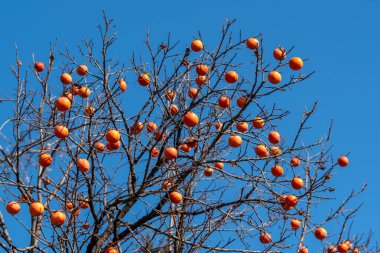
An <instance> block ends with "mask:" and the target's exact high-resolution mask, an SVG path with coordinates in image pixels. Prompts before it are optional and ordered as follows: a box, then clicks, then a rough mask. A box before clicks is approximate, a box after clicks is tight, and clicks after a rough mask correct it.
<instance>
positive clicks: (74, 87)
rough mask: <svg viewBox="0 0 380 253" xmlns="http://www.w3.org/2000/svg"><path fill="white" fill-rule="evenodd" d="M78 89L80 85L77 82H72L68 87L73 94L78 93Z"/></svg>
mask: <svg viewBox="0 0 380 253" xmlns="http://www.w3.org/2000/svg"><path fill="white" fill-rule="evenodd" d="M79 89H80V85H79V84H78V83H73V85H71V87H70V92H71V93H72V94H73V95H78V94H79Z"/></svg>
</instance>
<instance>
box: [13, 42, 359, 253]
mask: <svg viewBox="0 0 380 253" xmlns="http://www.w3.org/2000/svg"><path fill="white" fill-rule="evenodd" d="M246 47H247V48H248V49H249V50H255V51H254V53H255V55H256V56H257V55H258V48H259V40H258V39H257V38H255V37H252V38H249V39H247V40H246ZM191 49H192V51H194V52H200V51H202V50H203V42H202V41H201V40H199V39H196V40H194V41H193V42H192V43H191ZM273 57H274V58H275V59H276V60H278V61H283V60H285V59H286V57H287V54H286V50H285V49H284V48H282V47H279V48H276V49H275V50H274V51H273ZM287 65H288V66H289V68H290V69H291V70H294V71H298V70H300V69H301V68H302V67H303V60H302V59H301V58H300V57H293V58H291V59H290V60H289V61H288V63H287ZM34 68H35V71H36V72H37V74H38V73H40V72H42V71H44V68H45V66H44V63H42V62H36V63H35V65H34ZM88 70H89V69H88V67H87V66H86V65H84V64H82V65H80V66H78V67H77V69H76V73H77V74H78V75H79V76H80V77H83V76H85V75H87V73H88ZM195 71H196V73H197V77H196V78H195V83H196V84H197V85H198V86H199V87H201V86H202V85H205V84H206V83H207V75H208V74H209V68H208V66H207V65H205V64H198V65H197V66H196V68H195ZM224 79H225V81H226V82H227V83H228V84H233V83H236V82H237V81H238V79H239V76H238V73H237V72H236V71H235V70H229V71H226V73H225V75H224ZM267 80H268V81H269V82H270V83H271V84H274V85H276V84H279V83H280V82H281V81H282V76H281V74H280V73H279V72H278V71H277V70H272V71H270V72H269V73H268V75H267ZM60 81H61V82H62V84H63V85H65V86H67V85H71V86H70V88H69V89H68V91H67V92H65V93H64V94H63V95H62V96H60V97H59V98H57V99H56V100H55V108H56V110H58V111H60V112H66V111H68V110H70V108H71V105H72V100H73V97H74V96H76V95H78V96H80V97H81V98H84V99H86V98H89V97H90V95H91V90H90V88H89V87H87V86H80V85H78V84H77V83H73V79H72V76H71V74H70V73H63V74H62V75H61V76H60ZM137 82H138V83H139V84H140V85H141V86H148V85H150V84H151V82H152V80H151V77H150V75H149V74H148V73H141V74H139V75H138V77H137ZM119 86H120V90H121V91H122V92H124V91H125V90H126V89H127V83H126V81H125V80H124V79H123V78H122V79H120V80H119ZM187 94H188V96H189V98H190V99H196V98H197V96H198V95H199V90H198V89H197V88H190V89H189V90H188V93H187ZM174 97H175V91H173V90H170V89H169V90H166V91H165V98H166V99H167V100H168V101H171V102H173V101H174ZM236 104H237V106H238V107H239V108H243V107H245V106H246V104H247V98H246V97H244V96H242V97H239V98H238V99H237V100H236ZM218 106H219V107H220V108H222V109H225V108H228V107H230V106H231V100H230V98H229V97H227V96H224V95H223V96H221V97H220V98H219V99H218ZM168 109H169V110H168V111H169V113H170V114H171V115H176V114H178V113H179V107H178V106H177V105H176V104H174V103H171V104H170V106H169V108H168ZM94 112H95V108H94V107H93V106H89V107H85V110H84V114H85V115H86V116H92V115H93V114H94ZM182 122H183V124H184V125H185V126H186V127H188V128H193V127H196V126H197V125H198V124H199V117H198V115H197V114H196V113H194V112H192V111H188V112H187V113H185V114H184V116H183V118H182ZM249 123H251V124H252V126H253V128H254V129H262V128H263V127H264V126H265V123H266V122H265V119H264V118H262V117H260V116H256V117H254V119H253V121H252V122H244V121H241V122H237V123H236V130H237V132H240V133H245V132H246V131H247V130H248V129H249ZM222 126H223V124H222V123H220V122H217V123H216V124H215V126H214V127H215V129H216V131H218V130H220V129H221V128H222ZM144 128H146V131H147V132H148V133H152V134H153V138H154V140H156V141H160V140H163V139H165V135H164V133H163V132H162V131H160V130H159V129H158V126H157V124H156V123H155V122H148V123H147V125H146V126H145V125H144V124H143V123H141V122H137V123H135V124H134V125H132V127H131V129H130V130H131V131H130V132H131V133H132V134H134V135H137V134H139V133H141V132H142V131H143V130H144ZM69 134H70V131H69V129H68V128H67V126H65V125H62V124H58V125H56V126H55V127H54V135H55V136H56V137H57V138H60V139H64V138H66V137H68V136H69ZM121 138H122V135H121V133H120V132H119V131H118V130H116V129H109V130H108V132H107V133H106V134H105V139H106V144H104V143H102V142H96V143H95V144H94V145H93V149H94V150H95V151H96V152H100V153H101V152H104V151H105V150H106V149H107V150H109V151H112V150H117V149H118V148H119V147H120V145H121V143H120V140H121ZM267 139H268V141H269V142H270V143H271V144H273V146H271V147H270V148H268V147H267V146H266V144H264V143H260V144H257V146H256V147H255V148H254V152H255V153H256V155H257V156H258V157H259V158H262V159H267V158H270V157H276V156H279V155H281V153H282V150H281V148H280V146H279V145H278V144H279V143H280V142H281V136H280V133H279V132H278V131H271V132H269V134H268V135H267ZM181 143H182V144H181V145H180V146H179V147H172V146H168V147H166V148H165V149H164V152H163V156H164V159H165V160H167V161H170V160H174V159H176V158H177V157H178V154H179V151H181V152H185V153H188V152H190V151H191V149H192V148H195V147H196V146H197V145H198V140H196V139H195V138H194V137H187V138H186V139H184V141H183V142H181ZM242 144H243V139H242V137H241V136H239V135H238V134H236V132H235V133H234V134H231V135H230V136H229V137H228V145H229V146H230V147H231V148H238V147H240V146H241V145H242ZM159 154H160V151H159V149H158V148H156V147H153V148H152V149H151V150H150V156H151V157H157V156H158V155H159ZM38 162H39V165H40V166H42V167H49V166H50V165H51V164H52V163H53V158H52V156H51V155H50V154H49V153H47V152H46V153H42V154H40V156H39V160H38ZM348 162H349V161H348V158H347V157H346V156H341V157H339V158H338V160H337V164H338V165H339V166H341V167H345V166H347V165H348ZM290 165H291V166H292V167H294V168H295V167H298V166H300V165H301V159H300V158H299V157H292V158H291V160H290ZM76 166H77V169H78V170H79V171H81V172H83V173H86V172H88V171H89V170H90V168H91V165H90V162H89V161H88V160H87V159H85V158H78V159H77V161H76ZM223 168H224V164H223V162H216V163H215V164H214V166H207V167H206V168H205V169H204V171H203V174H204V175H205V176H206V177H210V176H212V175H213V173H214V169H217V170H222V169H223ZM271 174H272V175H273V177H275V178H278V177H281V176H283V174H284V169H283V167H282V166H280V165H278V164H276V165H274V166H273V167H272V168H271ZM290 185H291V187H292V188H293V189H294V190H300V189H302V188H303V185H304V182H303V180H302V178H301V177H299V176H296V177H294V178H293V179H292V180H291V182H290ZM173 186H174V184H173V183H172V182H170V181H164V182H163V184H162V187H163V189H165V190H167V191H169V190H170V192H168V198H169V200H170V202H171V203H172V204H180V203H181V202H182V201H183V196H182V194H181V193H180V192H179V191H178V190H172V189H173V188H174V187H173ZM22 202H27V201H26V200H25V199H23V201H22ZM279 203H280V205H281V207H282V208H283V209H284V210H286V211H287V210H290V209H292V208H293V207H295V206H296V205H297V204H298V198H297V196H295V195H293V194H290V195H287V196H282V197H281V199H280V200H279ZM88 207H89V203H88V200H86V199H84V200H83V201H80V203H79V205H78V207H75V206H74V204H73V203H71V202H68V203H66V205H65V209H66V211H70V212H72V213H74V214H75V215H76V216H78V215H79V214H80V209H86V208H88ZM20 208H21V207H20V204H19V203H18V202H16V201H11V202H9V203H8V205H7V207H6V210H7V211H8V212H9V213H10V214H12V215H16V214H17V213H18V212H19V211H20ZM44 211H45V207H44V205H43V204H42V203H40V202H32V203H30V205H29V213H30V215H31V216H42V215H43V213H44ZM50 220H51V224H52V225H54V226H61V225H63V224H64V223H65V220H66V215H65V213H64V212H63V211H54V212H51V216H50ZM87 226H88V224H87ZM301 226H302V222H301V221H300V220H299V219H296V218H294V219H292V220H291V222H290V228H291V229H292V230H298V229H299V228H300V227H301ZM314 235H315V238H317V239H319V240H324V239H325V238H327V236H328V235H327V231H326V229H324V228H322V227H319V228H317V229H316V230H315V231H314ZM259 241H260V242H261V243H263V244H268V243H271V242H272V237H271V235H270V234H269V233H268V232H265V231H264V232H261V234H260V237H259ZM349 250H352V252H354V253H359V252H360V251H359V249H358V248H353V245H352V244H351V243H350V241H348V240H347V241H344V242H342V243H340V244H338V245H337V246H336V247H335V246H330V247H328V249H327V252H329V253H331V252H348V251H349ZM104 252H106V253H115V252H117V249H116V248H115V247H114V246H107V248H106V249H105V251H104ZM299 252H300V253H307V252H308V249H307V248H306V247H302V248H301V249H299Z"/></svg>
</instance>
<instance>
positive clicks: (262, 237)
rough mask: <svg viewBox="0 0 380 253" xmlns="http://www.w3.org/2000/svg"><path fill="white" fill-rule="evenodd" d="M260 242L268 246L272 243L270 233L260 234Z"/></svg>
mask: <svg viewBox="0 0 380 253" xmlns="http://www.w3.org/2000/svg"><path fill="white" fill-rule="evenodd" d="M259 239H260V242H261V243H263V244H268V243H270V242H271V241H272V237H271V235H270V234H269V233H266V232H262V233H261V234H260V238H259Z"/></svg>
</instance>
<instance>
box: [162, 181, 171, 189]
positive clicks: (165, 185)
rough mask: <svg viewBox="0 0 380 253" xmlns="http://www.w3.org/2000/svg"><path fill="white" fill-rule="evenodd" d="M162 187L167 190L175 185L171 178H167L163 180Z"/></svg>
mask: <svg viewBox="0 0 380 253" xmlns="http://www.w3.org/2000/svg"><path fill="white" fill-rule="evenodd" d="M161 187H162V188H163V189H165V190H169V189H170V188H171V187H173V184H172V182H170V181H169V180H165V181H164V182H162V184H161Z"/></svg>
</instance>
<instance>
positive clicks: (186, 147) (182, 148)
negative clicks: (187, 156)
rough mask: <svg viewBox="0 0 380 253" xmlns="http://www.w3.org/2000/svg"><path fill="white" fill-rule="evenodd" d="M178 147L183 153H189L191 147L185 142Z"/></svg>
mask: <svg viewBox="0 0 380 253" xmlns="http://www.w3.org/2000/svg"><path fill="white" fill-rule="evenodd" d="M179 149H180V150H181V151H182V152H185V153H189V152H190V150H191V148H190V147H189V146H188V145H187V144H182V145H181V146H179Z"/></svg>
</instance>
